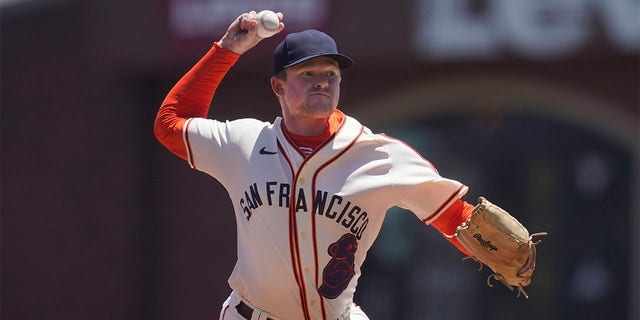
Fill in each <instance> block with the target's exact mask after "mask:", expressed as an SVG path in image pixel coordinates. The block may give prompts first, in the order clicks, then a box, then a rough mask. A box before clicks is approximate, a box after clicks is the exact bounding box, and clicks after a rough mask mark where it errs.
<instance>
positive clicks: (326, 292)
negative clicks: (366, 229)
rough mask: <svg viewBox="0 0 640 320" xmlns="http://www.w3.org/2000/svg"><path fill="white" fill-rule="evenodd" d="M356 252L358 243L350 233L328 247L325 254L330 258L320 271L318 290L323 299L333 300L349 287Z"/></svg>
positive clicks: (353, 273)
mask: <svg viewBox="0 0 640 320" xmlns="http://www.w3.org/2000/svg"><path fill="white" fill-rule="evenodd" d="M356 251H358V241H357V240H356V237H355V236H354V235H353V234H351V233H346V234H344V235H343V236H342V237H341V238H340V239H338V241H336V242H334V243H332V244H331V245H330V246H329V249H328V250H327V252H328V253H329V255H330V256H331V257H332V258H331V260H330V261H329V263H327V265H326V266H325V267H324V270H323V271H322V285H321V286H320V288H319V289H318V292H320V294H321V295H322V296H323V297H325V298H328V299H335V298H337V297H338V296H340V295H341V294H342V292H344V290H345V289H346V288H347V286H349V282H350V281H351V278H353V276H354V275H355V274H356V272H355V270H354V268H355V255H356Z"/></svg>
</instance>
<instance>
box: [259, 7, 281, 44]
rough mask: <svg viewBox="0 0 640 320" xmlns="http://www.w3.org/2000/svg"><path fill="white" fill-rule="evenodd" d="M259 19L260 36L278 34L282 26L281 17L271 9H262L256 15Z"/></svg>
mask: <svg viewBox="0 0 640 320" xmlns="http://www.w3.org/2000/svg"><path fill="white" fill-rule="evenodd" d="M256 20H257V21H258V36H260V37H262V38H268V37H271V36H273V35H274V34H276V32H277V31H278V27H279V26H280V19H278V16H277V15H276V13H275V12H273V11H271V10H262V11H260V12H258V14H257V15H256Z"/></svg>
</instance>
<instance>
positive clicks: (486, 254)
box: [447, 197, 547, 298]
mask: <svg viewBox="0 0 640 320" xmlns="http://www.w3.org/2000/svg"><path fill="white" fill-rule="evenodd" d="M546 234H547V233H546V232H539V233H534V234H532V235H529V231H527V229H526V228H525V227H524V226H523V225H522V224H521V223H520V222H519V221H518V220H516V218H514V217H512V216H511V215H510V214H509V213H508V212H506V211H505V210H503V209H502V208H500V207H498V206H496V205H494V204H493V203H491V202H489V201H488V200H487V199H485V198H484V197H480V198H479V199H478V204H477V205H476V206H475V208H474V209H473V213H472V214H471V217H469V219H467V220H466V221H465V222H463V223H462V224H460V226H458V227H457V228H456V232H455V234H454V235H451V236H447V237H450V238H456V239H457V240H458V241H459V242H460V244H461V245H462V246H463V247H464V248H465V249H466V250H467V252H469V253H470V254H471V256H469V257H466V258H465V259H474V260H476V261H477V262H479V263H480V269H479V270H481V269H482V266H483V264H484V265H487V266H489V268H491V270H493V274H491V275H490V276H489V277H488V278H487V285H489V286H490V287H493V285H492V284H491V279H496V280H499V281H501V282H502V283H504V285H505V286H507V288H509V289H510V290H514V287H515V288H517V289H518V297H519V296H520V294H522V295H523V296H524V297H525V298H529V296H527V293H526V292H525V291H524V287H525V286H528V285H529V284H530V283H531V276H532V275H533V271H534V270H535V266H536V245H537V244H538V243H540V241H536V242H533V238H534V237H536V236H542V235H546Z"/></svg>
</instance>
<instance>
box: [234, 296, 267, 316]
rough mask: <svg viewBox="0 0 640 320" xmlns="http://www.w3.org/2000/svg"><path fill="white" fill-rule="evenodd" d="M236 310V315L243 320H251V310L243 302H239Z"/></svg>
mask: <svg viewBox="0 0 640 320" xmlns="http://www.w3.org/2000/svg"><path fill="white" fill-rule="evenodd" d="M236 310H238V313H239V314H240V315H241V316H242V317H243V318H245V319H247V320H251V315H252V314H253V308H251V307H249V306H248V305H247V304H246V303H244V301H240V303H238V305H237V306H236ZM267 320H273V319H272V318H267Z"/></svg>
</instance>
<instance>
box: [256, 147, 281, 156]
mask: <svg viewBox="0 0 640 320" xmlns="http://www.w3.org/2000/svg"><path fill="white" fill-rule="evenodd" d="M266 148H267V147H262V149H260V154H276V153H278V152H277V151H267V150H265V149H266Z"/></svg>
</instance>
